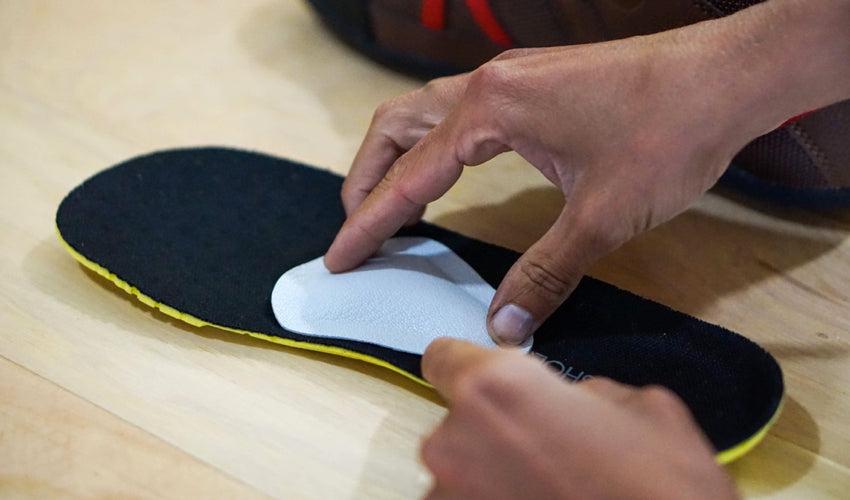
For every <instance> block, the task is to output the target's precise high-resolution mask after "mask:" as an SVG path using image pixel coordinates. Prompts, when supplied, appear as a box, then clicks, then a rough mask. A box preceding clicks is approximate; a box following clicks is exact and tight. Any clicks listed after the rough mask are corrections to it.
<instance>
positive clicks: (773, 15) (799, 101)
mask: <svg viewBox="0 0 850 500" xmlns="http://www.w3.org/2000/svg"><path fill="white" fill-rule="evenodd" d="M848 26H850V0H769V1H767V2H764V3H762V4H759V5H756V6H754V7H751V8H749V9H745V10H744V11H741V12H739V13H737V14H734V15H732V16H728V17H726V18H722V19H718V20H714V21H708V22H704V23H700V24H697V25H693V26H690V27H687V28H683V29H681V30H676V31H675V32H670V36H671V37H672V38H673V41H674V44H675V45H676V46H678V47H679V48H678V49H676V50H675V51H674V53H675V54H676V55H677V56H678V57H680V58H681V59H682V60H681V64H682V67H683V68H686V71H688V73H689V75H690V76H689V78H690V79H691V80H690V81H691V83H692V84H694V85H695V87H694V88H696V89H700V90H701V91H702V100H703V101H704V104H703V106H704V107H705V108H704V111H705V113H706V116H707V117H709V118H710V119H713V120H716V122H717V124H718V125H719V127H720V130H721V131H722V132H719V133H723V134H724V135H725V136H726V137H727V138H728V140H729V141H731V143H732V144H730V147H732V148H733V149H735V151H737V150H738V149H740V148H742V147H743V146H744V145H746V144H747V143H748V142H749V141H751V140H752V139H754V138H756V137H758V136H760V135H762V134H765V133H767V132H769V131H771V130H773V129H775V128H777V127H779V126H780V125H781V124H782V123H784V122H785V121H786V120H788V119H789V118H791V117H793V116H796V115H799V114H802V113H805V112H808V111H812V110H815V109H818V108H821V107H824V106H828V105H830V104H833V103H835V102H838V101H841V100H844V99H848V98H850V63H848V61H850V29H848V28H847V27H848Z"/></svg>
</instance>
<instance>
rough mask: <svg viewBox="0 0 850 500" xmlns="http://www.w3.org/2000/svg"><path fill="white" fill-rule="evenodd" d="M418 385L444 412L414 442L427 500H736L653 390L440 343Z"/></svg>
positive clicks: (682, 413)
mask: <svg viewBox="0 0 850 500" xmlns="http://www.w3.org/2000/svg"><path fill="white" fill-rule="evenodd" d="M422 371H423V373H424V375H425V377H426V378H427V379H428V380H429V381H430V382H431V383H432V384H433V385H434V387H436V388H437V390H438V391H439V392H440V393H441V394H442V395H443V396H444V397H445V398H446V399H447V400H448V401H449V405H450V409H449V413H448V415H447V416H446V418H445V419H444V420H443V421H442V422H441V423H440V424H439V425H438V426H437V428H436V429H435V430H434V432H433V433H432V434H431V436H429V437H428V438H426V439H425V440H424V441H423V443H422V448H421V457H422V461H423V463H424V464H425V466H426V467H427V468H428V469H429V470H430V471H431V473H432V475H433V477H434V484H433V487H432V490H431V492H430V494H429V495H428V497H427V498H430V499H447V498H464V499H474V498H487V499H498V498H547V499H550V498H551V499H555V498H577V499H578V498H580V499H594V498H619V499H638V498H641V499H643V498H646V499H665V498H676V499H702V498H712V499H724V498H726V499H728V498H736V497H737V494H736V492H735V488H734V485H733V483H732V481H731V480H730V478H729V477H728V476H727V475H726V474H725V473H724V471H723V470H722V469H721V468H720V467H719V466H718V465H717V463H716V462H715V461H714V457H713V455H712V450H711V447H710V445H709V444H708V442H707V441H706V439H705V437H704V436H703V435H702V433H701V432H700V430H699V429H698V428H697V426H696V424H695V423H694V421H693V419H692V417H691V415H690V413H689V411H688V409H687V408H686V407H685V406H684V404H683V403H682V402H681V401H680V400H679V398H677V397H676V396H675V395H674V394H673V393H672V392H670V391H668V390H666V389H663V388H660V387H645V388H641V389H638V388H634V387H630V386H626V385H622V384H619V383H617V382H614V381H612V380H609V379H603V378H594V379H591V380H588V381H583V382H580V383H578V384H571V383H567V382H565V381H563V380H562V379H560V378H559V377H558V376H557V375H556V374H555V373H554V372H552V371H551V370H550V369H548V368H546V367H545V366H544V365H543V363H541V362H540V361H539V360H536V359H534V358H532V357H531V356H528V355H525V354H521V353H519V352H518V351H508V350H497V349H496V350H488V349H484V348H481V347H478V346H475V345H473V344H470V343H467V342H463V341H459V340H450V339H446V338H443V339H437V340H436V341H434V343H432V344H431V345H430V346H429V347H428V350H427V351H426V352H425V356H424V357H423V359H422Z"/></svg>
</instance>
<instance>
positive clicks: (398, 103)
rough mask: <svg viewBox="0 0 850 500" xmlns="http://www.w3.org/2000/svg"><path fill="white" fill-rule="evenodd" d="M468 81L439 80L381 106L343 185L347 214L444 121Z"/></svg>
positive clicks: (462, 76)
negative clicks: (402, 156) (397, 161)
mask: <svg viewBox="0 0 850 500" xmlns="http://www.w3.org/2000/svg"><path fill="white" fill-rule="evenodd" d="M465 82H466V75H456V76H452V77H445V78H438V79H436V80H432V81H430V82H428V84H426V85H425V86H424V87H422V88H420V89H418V90H416V91H414V92H411V93H409V94H405V95H403V96H401V97H398V98H395V99H392V100H391V101H387V102H386V103H384V104H382V105H381V106H379V107H378V109H377V110H376V111H375V116H374V117H373V118H372V123H371V124H370V125H369V131H368V132H367V133H366V137H365V138H364V139H363V142H362V143H361V145H360V148H359V149H358V151H357V154H356V155H355V157H354V161H353V162H352V164H351V169H350V170H349V172H348V176H347V177H346V178H345V182H344V183H343V185H342V203H343V206H344V207H345V213H346V215H351V214H352V213H354V211H355V210H356V209H357V207H359V206H360V204H361V203H363V200H365V199H366V197H367V196H368V195H369V193H370V192H372V189H374V188H375V186H377V185H378V183H379V182H380V181H381V179H383V178H384V175H386V173H387V171H388V170H389V169H390V167H391V166H392V165H393V163H395V161H396V160H397V159H398V158H399V157H400V156H401V155H402V154H404V153H405V152H406V151H408V150H409V149H410V148H412V147H413V146H414V145H415V144H416V143H417V142H419V141H420V140H421V139H422V138H423V137H424V136H425V135H426V134H427V133H428V132H429V131H431V130H432V129H433V128H434V127H435V126H437V124H439V123H440V122H441V121H443V119H444V118H445V116H446V114H447V113H448V112H449V110H450V109H451V108H452V107H454V105H455V103H456V102H457V100H458V99H459V97H460V93H461V92H462V91H463V88H464V87H465V86H466V83H465ZM420 217H421V216H420ZM417 220H419V217H415V218H413V219H411V220H409V221H408V223H413V222H416V221H417Z"/></svg>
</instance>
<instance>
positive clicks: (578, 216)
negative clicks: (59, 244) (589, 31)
mask: <svg viewBox="0 0 850 500" xmlns="http://www.w3.org/2000/svg"><path fill="white" fill-rule="evenodd" d="M837 5H838V3H837V2H836V3H834V5H827V4H825V3H823V4H820V3H818V4H817V5H815V3H812V2H800V1H797V0H777V1H773V2H766V3H765V4H764V5H760V6H756V7H753V8H751V9H746V11H742V12H741V13H739V14H736V15H733V16H729V17H728V18H724V19H721V20H716V21H711V22H706V23H700V24H698V25H693V26H689V27H686V28H682V29H680V30H675V31H670V32H665V33H658V34H655V35H651V36H646V37H635V38H630V39H625V40H618V41H614V42H608V43H602V44H593V45H584V46H572V47H555V48H546V49H526V50H515V51H509V52H506V53H504V54H502V55H501V56H499V57H497V58H495V59H494V60H493V61H491V62H489V63H487V64H485V65H483V66H482V67H481V68H480V69H478V70H476V71H474V72H472V73H470V74H467V75H461V76H457V77H453V78H448V79H440V80H435V81H433V82H431V83H429V84H428V85H427V86H425V87H424V88H422V89H420V90H417V91H415V92H412V93H410V94H408V95H405V96H402V97H399V98H396V99H394V100H391V101H389V102H388V103H386V104H384V105H382V106H381V107H380V108H379V109H378V111H377V112H376V114H375V118H374V120H373V122H372V125H371V127H370V129H369V132H368V133H367V135H366V138H365V140H364V141H363V145H362V146H361V148H360V151H359V152H358V154H357V156H356V158H355V160H354V163H353V165H352V168H351V173H350V175H349V176H348V178H347V179H346V181H345V184H344V186H343V192H342V199H343V203H344V205H345V209H346V212H347V214H348V219H347V221H346V222H345V224H344V226H343V227H342V229H341V230H340V232H339V234H338V235H337V237H336V239H335V241H334V242H333V244H332V245H331V247H330V249H329V250H328V252H327V254H326V256H325V265H326V266H327V268H328V269H329V270H331V271H333V272H340V271H345V270H348V269H351V268H353V267H355V266H357V265H359V264H360V263H361V262H363V261H364V260H365V259H367V258H368V257H369V256H370V255H371V254H373V253H374V252H375V251H376V250H377V249H378V248H379V247H380V245H381V244H382V243H383V242H384V241H385V240H386V239H387V238H389V237H391V236H392V235H393V234H394V233H395V232H396V231H397V230H398V229H399V228H400V227H401V226H402V225H403V224H405V223H410V222H415V221H416V220H417V219H418V218H419V217H420V216H421V215H422V213H423V211H424V209H425V207H426V205H427V204H428V203H430V202H432V201H434V200H436V199H438V198H439V197H441V196H442V195H443V194H445V193H446V191H448V189H449V188H450V187H451V186H452V185H453V184H454V183H455V182H456V181H457V180H458V178H459V177H460V175H461V172H462V170H463V167H464V165H479V164H481V163H483V162H485V161H487V160H489V159H490V158H492V157H494V156H496V155H498V154H500V153H502V152H505V151H508V150H513V151H516V152H517V153H519V154H520V155H521V156H522V157H523V158H525V159H526V160H527V161H528V162H529V163H530V164H531V165H533V166H534V167H535V168H537V169H538V170H540V171H541V172H542V173H543V174H544V175H545V176H546V178H548V179H549V180H550V181H551V182H552V183H553V184H554V185H555V186H557V187H558V188H559V189H560V190H561V191H562V192H563V194H564V197H565V200H566V204H565V206H564V209H563V211H562V213H561V214H560V216H559V217H558V219H557V221H556V222H555V223H554V225H553V226H552V227H551V228H550V229H549V230H548V231H547V232H546V234H544V235H543V236H542V237H541V238H540V240H539V241H537V242H536V243H535V244H534V245H533V246H532V247H531V248H529V249H528V251H527V252H526V253H525V254H524V255H523V256H522V257H521V258H520V259H519V260H518V261H517V262H516V264H515V265H514V266H513V267H512V268H511V270H510V271H509V272H508V274H507V275H506V277H505V278H504V280H503V282H502V283H501V285H500V286H499V289H498V290H497V293H496V295H495V297H494V299H493V301H492V303H491V305H490V309H489V312H488V328H489V331H490V334H491V336H492V337H493V338H494V340H496V341H497V342H499V343H502V344H513V345H517V344H521V343H523V342H524V341H525V340H526V339H527V338H528V337H529V335H530V334H531V333H532V332H533V331H534V330H535V329H536V328H537V327H538V326H539V325H540V324H541V323H542V322H543V320H545V319H546V318H547V317H548V316H549V315H550V314H551V313H552V312H553V311H554V310H555V309H556V308H557V307H558V306H559V305H560V304H561V303H562V302H563V301H564V300H565V298H566V297H567V296H568V295H569V294H570V293H571V291H572V290H573V289H574V288H575V287H576V285H577V284H578V282H579V280H580V279H581V277H582V276H583V275H584V273H585V272H586V270H587V269H588V267H589V266H590V265H591V264H592V263H593V262H595V261H596V260H597V259H599V258H600V257H602V256H604V255H605V254H607V253H609V252H611V251H613V250H614V249H616V248H617V247H619V246H620V245H622V244H623V243H624V242H626V241H628V240H629V239H630V238H632V237H634V236H636V235H638V234H640V233H641V232H643V231H646V230H648V229H650V228H652V227H654V226H656V225H658V224H660V223H662V222H664V221H666V220H668V219H670V218H671V217H673V216H674V215H676V214H678V213H680V212H681V211H683V210H684V209H685V208H687V207H688V205H690V204H691V203H692V202H693V201H694V200H695V199H696V198H697V197H698V196H700V195H701V194H702V193H704V192H705V191H706V190H707V189H708V188H709V187H711V186H712V185H713V184H714V183H715V181H716V180H717V179H718V177H719V176H720V175H721V174H722V172H723V171H724V169H725V168H726V166H727V165H728V164H729V161H730V160H731V158H732V157H733V156H734V154H735V153H736V152H737V151H739V150H740V149H741V148H742V147H743V146H744V145H745V144H746V143H747V142H749V141H750V140H751V139H753V138H755V137H756V136H758V135H761V134H763V133H765V132H768V131H769V130H771V129H773V128H775V127H776V126H778V125H779V124H780V123H782V122H783V121H784V120H785V119H786V118H788V117H790V116H791V115H793V114H796V113H799V112H801V111H806V110H808V109H813V108H816V107H819V106H821V105H824V104H827V103H828V102H832V101H834V100H838V98H840V97H841V96H842V95H844V94H843V93H846V92H847V91H848V89H850V85H848V83H850V71H846V73H848V75H844V74H843V73H841V74H839V73H838V72H839V71H843V70H838V69H835V68H836V67H839V68H844V67H847V65H844V64H843V63H842V64H838V61H843V60H844V59H842V55H843V54H844V52H842V51H843V50H844V49H843V45H839V43H838V42H836V41H835V40H839V39H841V40H850V37H848V36H847V35H846V23H845V24H842V23H841V22H840V21H841V17H839V16H838V13H839V9H838V7H837ZM783 8H784V9H785V11H783V10H782V9H783ZM792 8H793V9H797V10H801V9H802V11H801V12H797V11H795V10H792ZM806 9H808V10H806ZM842 9H843V10H841V12H842V13H846V12H850V9H847V8H846V3H845V4H844V7H842ZM786 11H788V12H786ZM813 12H814V13H813ZM845 18H846V16H845ZM802 19H806V20H808V21H810V22H808V23H807V22H803V21H802ZM812 19H814V20H812ZM835 19H837V20H835ZM777 26H779V27H777ZM783 27H784V28H783ZM816 27H817V28H820V29H821V30H822V31H818V30H817V29H814V28H816ZM821 32H824V33H826V35H820V34H819V33H821ZM838 33H845V34H844V35H843V38H841V37H839V36H838V35H837V34H838ZM814 38H817V40H815V39H814ZM830 43H831V44H832V49H831V50H821V51H819V52H816V51H815V49H814V48H811V49H810V48H809V47H815V48H816V47H818V46H824V45H827V44H830ZM841 43H845V42H841ZM801 47H803V48H801ZM801 51H806V52H805V53H804V54H801V53H799V52H801ZM810 52H811V53H810ZM820 54H825V55H820ZM801 58H802V59H801ZM801 60H804V61H805V62H806V65H807V66H806V71H800V69H799V64H800V61H801ZM829 72H832V73H834V75H832V76H833V78H832V80H829V81H828V82H826V83H825V81H824V80H823V78H824V77H823V76H819V77H818V78H816V79H815V78H811V81H804V80H806V78H809V77H807V76H800V75H826V77H829V76H830V74H832V73H829ZM777 82H782V83H783V84H786V83H787V85H788V88H789V89H790V90H788V91H785V90H784V87H783V86H782V85H779V84H778V83H777ZM803 88H805V89H806V91H805V92H803V91H801V90H800V89H803Z"/></svg>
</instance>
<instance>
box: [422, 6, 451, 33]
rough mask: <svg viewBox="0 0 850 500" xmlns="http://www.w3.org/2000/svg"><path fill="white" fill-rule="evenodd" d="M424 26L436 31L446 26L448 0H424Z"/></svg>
mask: <svg viewBox="0 0 850 500" xmlns="http://www.w3.org/2000/svg"><path fill="white" fill-rule="evenodd" d="M420 20H421V22H422V26H425V27H426V28H428V29H431V30H434V31H440V30H442V29H443V28H445V27H446V0H422V11H421V13H420Z"/></svg>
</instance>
